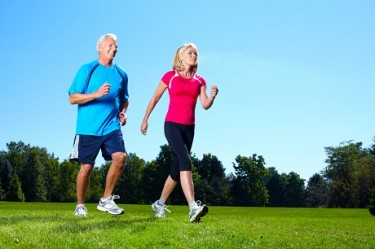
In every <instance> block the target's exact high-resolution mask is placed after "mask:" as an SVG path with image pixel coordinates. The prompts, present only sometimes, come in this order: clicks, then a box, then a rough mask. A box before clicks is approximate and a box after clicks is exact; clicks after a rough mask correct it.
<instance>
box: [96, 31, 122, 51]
mask: <svg viewBox="0 0 375 249" xmlns="http://www.w3.org/2000/svg"><path fill="white" fill-rule="evenodd" d="M108 37H112V38H113V40H115V41H117V35H115V34H113V33H108V34H105V35H102V36H101V37H100V38H99V40H98V41H97V42H96V50H98V51H99V45H100V44H102V43H103V42H104V40H105V39H107V38H108Z"/></svg>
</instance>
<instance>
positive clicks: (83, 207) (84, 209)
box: [78, 206, 87, 213]
mask: <svg viewBox="0 0 375 249" xmlns="http://www.w3.org/2000/svg"><path fill="white" fill-rule="evenodd" d="M79 209H83V211H84V212H85V213H87V208H86V207H85V206H81V207H79V208H78V210H79Z"/></svg>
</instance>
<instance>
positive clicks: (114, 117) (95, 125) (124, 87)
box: [69, 60, 129, 136]
mask: <svg viewBox="0 0 375 249" xmlns="http://www.w3.org/2000/svg"><path fill="white" fill-rule="evenodd" d="M90 76H91V77H90ZM105 82H108V83H109V84H110V85H111V89H110V91H109V93H108V94H107V95H105V96H103V97H100V98H98V99H95V100H93V101H90V102H88V103H86V104H82V105H78V111H77V128H76V133H77V134H80V135H94V136H103V135H106V134H108V133H110V132H112V131H114V130H118V129H120V120H119V113H120V105H121V104H122V103H124V102H126V101H128V99H129V94H128V76H127V74H126V72H125V71H124V70H123V69H122V68H120V67H119V66H117V65H115V64H113V65H112V66H110V67H105V66H103V65H101V64H100V63H99V62H98V61H97V60H96V61H93V62H90V63H88V64H85V65H83V66H82V67H81V68H80V69H79V70H78V72H77V74H76V76H75V78H74V80H73V83H72V85H71V86H70V88H69V94H73V93H92V92H95V91H97V90H98V89H99V87H100V86H101V85H103V84H104V83H105Z"/></svg>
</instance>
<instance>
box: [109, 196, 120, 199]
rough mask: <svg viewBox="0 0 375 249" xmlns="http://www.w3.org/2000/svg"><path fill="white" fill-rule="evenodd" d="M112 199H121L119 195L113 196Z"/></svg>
mask: <svg viewBox="0 0 375 249" xmlns="http://www.w3.org/2000/svg"><path fill="white" fill-rule="evenodd" d="M111 197H112V198H111V199H112V200H116V199H120V196H119V195H111Z"/></svg>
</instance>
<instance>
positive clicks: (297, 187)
mask: <svg viewBox="0 0 375 249" xmlns="http://www.w3.org/2000/svg"><path fill="white" fill-rule="evenodd" d="M285 176H286V187H285V190H286V191H285V200H286V206H288V207H302V206H304V200H305V187H304V186H305V180H303V179H301V178H300V176H299V175H298V174H297V173H295V172H290V173H289V174H288V175H285Z"/></svg>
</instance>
